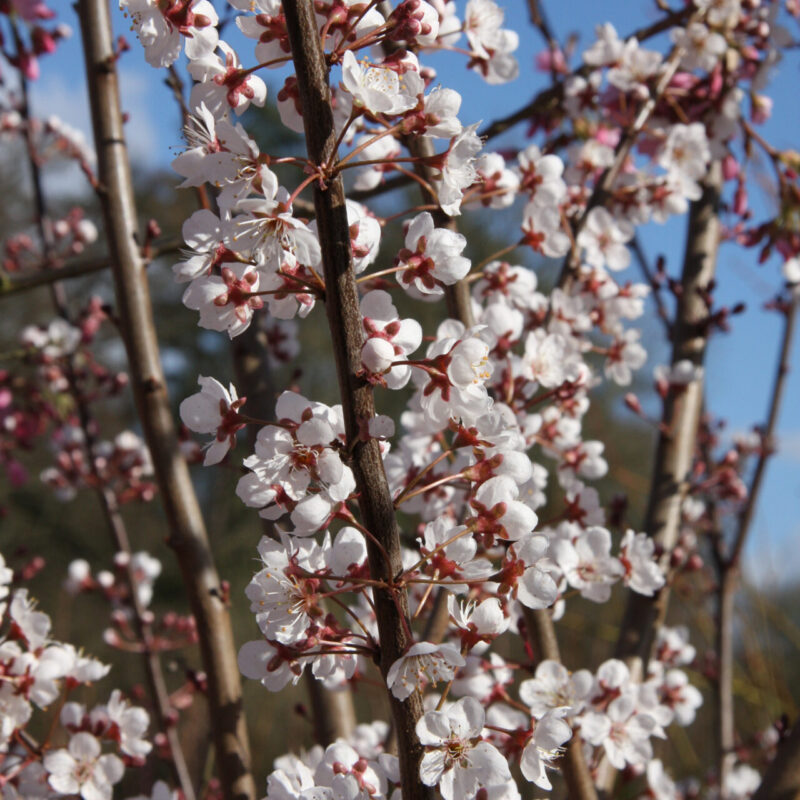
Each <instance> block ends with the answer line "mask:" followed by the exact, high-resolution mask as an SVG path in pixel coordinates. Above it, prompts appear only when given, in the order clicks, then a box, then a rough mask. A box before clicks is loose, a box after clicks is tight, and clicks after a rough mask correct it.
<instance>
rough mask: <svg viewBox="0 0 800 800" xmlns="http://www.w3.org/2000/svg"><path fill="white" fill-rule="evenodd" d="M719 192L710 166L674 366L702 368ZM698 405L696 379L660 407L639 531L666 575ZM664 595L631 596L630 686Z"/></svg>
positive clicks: (684, 282) (694, 231)
mask: <svg viewBox="0 0 800 800" xmlns="http://www.w3.org/2000/svg"><path fill="white" fill-rule="evenodd" d="M721 187H722V172H721V169H720V165H719V163H717V162H715V163H713V164H712V165H711V167H710V169H709V173H708V176H707V178H706V179H705V181H704V184H703V194H702V196H701V197H700V199H699V200H697V201H695V202H693V203H692V206H691V209H690V212H689V222H688V231H687V239H686V250H685V254H684V262H683V274H682V277H681V287H682V291H681V295H680V298H679V300H678V308H677V312H676V314H675V321H674V324H673V328H672V335H673V341H672V359H671V363H672V364H673V365H674V364H677V363H678V362H679V361H682V360H688V361H690V362H691V363H692V364H694V365H695V366H698V367H702V366H703V364H704V360H705V353H706V345H707V343H708V330H707V326H706V324H705V323H706V322H707V319H708V309H707V307H706V304H705V302H704V301H703V298H702V294H701V293H702V292H703V291H704V290H705V289H707V288H708V286H709V284H710V282H711V280H712V279H713V277H714V273H715V270H716V264H717V251H718V249H719V238H720V221H719V216H718V204H719V196H720V190H721ZM702 404H703V377H702V375H701V376H700V377H699V378H697V379H696V380H693V381H691V382H690V383H689V384H688V385H687V386H686V387H685V388H683V389H682V390H681V391H671V392H670V393H669V394H668V395H667V397H666V399H665V400H664V411H663V415H662V423H663V425H662V430H661V433H660V434H659V438H658V445H657V448H656V455H655V463H654V466H653V477H652V483H651V489H650V499H649V504H648V509H647V514H646V516H645V522H644V530H645V531H646V532H647V533H648V534H649V535H650V536H651V537H653V539H654V540H655V542H656V544H657V545H658V546H659V547H660V548H661V549H662V551H663V556H662V566H663V567H664V568H665V570H666V569H667V568H668V565H669V558H670V554H671V553H672V550H673V549H674V547H675V545H676V543H677V540H678V533H679V530H680V523H681V506H682V503H683V500H684V498H685V497H686V491H687V489H688V481H689V473H690V471H691V467H692V461H693V458H694V452H695V441H696V437H697V427H698V423H699V420H700V412H701V408H702ZM669 594H670V586H669V581H667V584H666V585H665V586H664V588H663V589H661V591H659V592H657V593H656V594H655V596H654V597H645V596H644V595H640V594H635V593H631V594H630V596H629V600H628V605H627V608H626V611H625V617H624V619H623V623H622V630H621V634H620V638H619V641H618V642H617V650H616V655H617V657H618V658H622V659H624V660H625V661H627V662H628V666H629V667H630V668H631V672H632V674H633V676H634V680H639V679H641V678H642V677H643V676H644V675H645V673H646V671H647V662H648V661H649V660H650V655H651V650H652V647H653V643H654V640H655V635H656V632H657V631H658V628H659V627H660V626H661V625H662V624H663V622H664V618H665V616H666V613H667V604H668V602H669Z"/></svg>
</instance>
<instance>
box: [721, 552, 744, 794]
mask: <svg viewBox="0 0 800 800" xmlns="http://www.w3.org/2000/svg"><path fill="white" fill-rule="evenodd" d="M738 582H739V580H738V575H737V570H736V568H735V567H734V568H731V567H730V565H725V566H723V567H722V570H721V575H720V581H719V589H718V597H719V609H718V613H717V631H716V638H717V642H716V644H717V656H718V659H719V669H718V675H717V687H716V688H717V748H718V752H717V769H718V773H719V774H718V779H719V791H720V798H722V800H725V798H727V796H728V789H727V786H728V778H729V775H730V772H731V769H732V768H733V766H734V764H735V762H736V753H735V752H734V748H735V746H736V718H735V716H734V709H733V662H734V657H733V655H734V654H733V624H734V608H735V599H736V586H737V584H738Z"/></svg>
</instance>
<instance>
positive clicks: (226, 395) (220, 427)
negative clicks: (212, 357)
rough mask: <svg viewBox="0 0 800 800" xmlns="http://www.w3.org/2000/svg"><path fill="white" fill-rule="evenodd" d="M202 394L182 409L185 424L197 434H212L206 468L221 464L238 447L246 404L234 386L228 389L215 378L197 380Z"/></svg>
mask: <svg viewBox="0 0 800 800" xmlns="http://www.w3.org/2000/svg"><path fill="white" fill-rule="evenodd" d="M197 382H198V383H199V384H200V387H201V390H200V391H199V392H197V394H193V395H192V396H191V397H187V398H186V399H185V400H184V401H183V402H182V403H181V406H180V415H181V420H183V424H184V425H186V427H187V428H189V430H192V431H195V432H196V433H213V434H214V435H215V436H214V439H213V440H212V441H211V443H210V444H209V445H208V446H207V449H206V456H205V459H204V461H203V464H205V466H209V465H211V464H218V463H219V462H220V461H222V459H223V458H225V456H226V455H227V453H228V450H230V448H231V447H233V446H234V445H235V444H236V433H237V431H239V430H240V429H241V428H242V427H244V425H245V423H244V422H242V421H241V419H240V417H239V414H238V411H239V409H240V408H241V407H242V405H243V404H244V399H242V400H240V399H239V397H238V395H237V394H236V389H235V388H234V386H233V384H230V386H229V387H228V389H225V387H224V386H223V385H222V384H221V383H220V382H219V381H218V380H216V379H215V378H203V377H200V378H198V379H197Z"/></svg>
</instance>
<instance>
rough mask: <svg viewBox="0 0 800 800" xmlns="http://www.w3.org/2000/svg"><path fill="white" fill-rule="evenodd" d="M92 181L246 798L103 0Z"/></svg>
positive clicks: (84, 26) (163, 482) (219, 748)
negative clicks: (96, 181)
mask: <svg viewBox="0 0 800 800" xmlns="http://www.w3.org/2000/svg"><path fill="white" fill-rule="evenodd" d="M78 8H79V18H80V22H81V31H82V34H83V47H84V56H85V61H86V72H87V81H88V86H89V94H90V103H91V109H92V124H93V128H94V138H95V142H96V143H97V151H98V152H97V155H98V163H99V166H100V188H99V191H100V193H101V199H102V200H103V203H102V205H103V213H104V218H105V225H106V233H107V236H108V243H109V251H110V253H111V255H112V263H113V268H114V284H115V289H116V296H117V304H118V307H119V313H120V318H121V325H122V330H123V334H124V340H125V347H126V350H127V353H128V362H129V366H130V372H131V385H132V388H133V393H134V397H135V400H136V405H137V409H138V412H139V417H140V419H141V421H142V426H143V429H144V434H145V439H146V441H147V444H148V447H149V448H150V453H151V455H152V458H153V465H154V468H155V473H156V479H157V481H158V485H159V489H160V493H161V497H162V502H163V503H164V507H165V511H166V514H167V519H168V522H169V526H170V532H171V535H170V538H169V540H168V542H169V544H170V546H171V547H172V548H173V549H174V551H175V554H176V556H177V558H178V562H179V564H180V567H181V571H182V573H183V579H184V584H185V586H186V590H187V593H188V595H189V601H190V604H191V607H192V612H193V613H194V616H195V619H196V620H197V629H198V634H199V637H200V650H201V654H202V657H203V665H204V667H205V670H206V673H207V674H208V701H209V710H210V714H211V718H212V724H211V728H212V733H213V736H214V743H215V748H216V761H217V768H218V772H219V778H220V782H221V785H222V790H223V794H224V796H225V798H226V800H253V798H254V797H255V785H254V783H253V778H252V775H251V774H250V749H249V744H248V739H247V729H246V725H245V718H244V713H243V708H242V695H241V683H240V679H239V669H238V665H237V659H236V649H235V645H234V641H233V632H232V630H231V624H230V618H229V616H228V610H227V607H226V605H225V601H224V597H223V592H222V588H221V586H220V580H219V576H218V575H217V571H216V567H215V565H214V560H213V556H212V554H211V550H210V547H209V543H208V537H207V534H206V530H205V524H204V522H203V518H202V515H201V513H200V507H199V505H198V503H197V497H196V496H195V493H194V487H193V486H192V483H191V479H190V477H189V471H188V468H187V466H186V462H185V461H184V460H183V458H182V457H181V455H180V449H179V447H178V442H177V436H176V433H175V425H174V422H173V418H172V414H171V411H170V408H169V399H168V397H167V391H166V383H165V380H164V374H163V370H162V366H161V360H160V357H159V352H158V341H157V339H156V334H155V325H154V322H153V314H152V306H151V304H150V296H149V289H148V285H147V276H146V272H145V268H144V264H143V261H142V258H141V255H140V252H139V248H138V245H137V231H136V209H135V204H134V197H133V184H132V181H131V174H130V164H129V161H128V154H127V149H126V146H125V137H124V132H123V124H122V115H121V113H120V103H119V91H118V85H117V70H116V56H115V53H114V47H113V43H112V34H111V20H110V16H109V10H108V5H107V2H106V0H79V3H78Z"/></svg>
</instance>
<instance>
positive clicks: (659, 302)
mask: <svg viewBox="0 0 800 800" xmlns="http://www.w3.org/2000/svg"><path fill="white" fill-rule="evenodd" d="M631 250H633V255H634V256H635V257H636V261H637V263H638V264H639V269H641V271H642V275H644V277H645V280H646V281H647V284H648V286H649V287H650V290H651V291H652V292H653V301H654V302H655V304H656V311H657V312H658V318H659V319H660V320H661V321H662V322H663V323H664V331H665V332H666V334H667V339H668V340H671V339H672V323H671V322H670V319H669V312H668V311H667V306H666V304H665V303H664V298H663V297H662V296H661V292H660V291H659V288H660V287H659V285H658V281H657V280H656V276H655V275H654V274H653V270H652V269H650V264H649V263H648V261H647V253H645V252H644V248H643V247H642V243H641V242H640V241H639V237H638V236H634V237H633V241H632V242H631Z"/></svg>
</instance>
